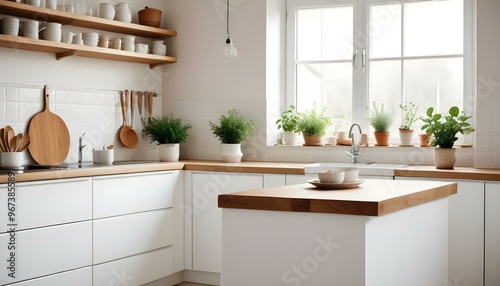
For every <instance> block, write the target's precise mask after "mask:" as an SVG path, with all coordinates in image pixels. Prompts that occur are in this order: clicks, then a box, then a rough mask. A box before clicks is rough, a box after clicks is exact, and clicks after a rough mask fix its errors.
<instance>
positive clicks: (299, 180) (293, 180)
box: [286, 174, 318, 185]
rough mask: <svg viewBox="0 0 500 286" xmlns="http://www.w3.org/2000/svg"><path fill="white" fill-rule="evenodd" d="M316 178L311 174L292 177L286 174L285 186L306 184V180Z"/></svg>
mask: <svg viewBox="0 0 500 286" xmlns="http://www.w3.org/2000/svg"><path fill="white" fill-rule="evenodd" d="M317 178H318V177H317V176H316V175H313V174H307V175H292V174H287V175H286V184H287V185H296V184H304V183H307V180H311V179H317Z"/></svg>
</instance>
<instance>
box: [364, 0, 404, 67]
mask: <svg viewBox="0 0 500 286" xmlns="http://www.w3.org/2000/svg"><path fill="white" fill-rule="evenodd" d="M370 41H371V49H370V51H371V58H388V57H401V4H390V5H377V6H371V7H370Z"/></svg>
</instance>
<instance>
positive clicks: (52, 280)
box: [9, 266, 92, 286]
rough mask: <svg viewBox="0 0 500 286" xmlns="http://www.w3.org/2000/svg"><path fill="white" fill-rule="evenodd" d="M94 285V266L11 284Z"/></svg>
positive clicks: (43, 285) (13, 285)
mask: <svg viewBox="0 0 500 286" xmlns="http://www.w3.org/2000/svg"><path fill="white" fill-rule="evenodd" d="M68 284H71V286H92V267H91V266H89V267H85V268H80V269H77V270H72V271H68V272H63V273H58V274H54V275H49V276H46V277H42V278H36V279H31V280H28V281H24V282H19V283H14V284H10V285H9V286H68Z"/></svg>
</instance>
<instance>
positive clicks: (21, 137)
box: [14, 133, 23, 152]
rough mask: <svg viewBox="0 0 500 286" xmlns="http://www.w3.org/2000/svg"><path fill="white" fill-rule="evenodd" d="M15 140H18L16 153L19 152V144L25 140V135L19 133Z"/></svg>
mask: <svg viewBox="0 0 500 286" xmlns="http://www.w3.org/2000/svg"><path fill="white" fill-rule="evenodd" d="M15 138H16V145H15V148H14V152H17V150H19V144H21V140H22V139H23V134H22V133H19V134H17V136H16V137H15Z"/></svg>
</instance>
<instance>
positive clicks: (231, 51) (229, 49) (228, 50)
mask: <svg viewBox="0 0 500 286" xmlns="http://www.w3.org/2000/svg"><path fill="white" fill-rule="evenodd" d="M226 32H227V39H226V45H225V46H224V48H223V49H222V51H223V52H224V54H225V55H226V56H228V57H233V58H235V57H237V56H238V51H236V48H235V47H234V46H233V43H232V42H231V38H230V37H229V0H227V6H226Z"/></svg>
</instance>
